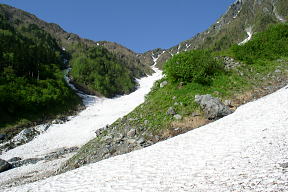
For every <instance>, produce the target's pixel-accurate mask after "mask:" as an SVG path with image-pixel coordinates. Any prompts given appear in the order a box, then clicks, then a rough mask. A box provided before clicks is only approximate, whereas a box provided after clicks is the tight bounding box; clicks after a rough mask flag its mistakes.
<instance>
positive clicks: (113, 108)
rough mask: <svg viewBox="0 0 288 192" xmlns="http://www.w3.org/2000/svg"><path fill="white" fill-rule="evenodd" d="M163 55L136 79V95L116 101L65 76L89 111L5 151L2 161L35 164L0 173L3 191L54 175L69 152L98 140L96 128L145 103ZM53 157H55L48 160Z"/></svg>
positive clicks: (156, 76)
mask: <svg viewBox="0 0 288 192" xmlns="http://www.w3.org/2000/svg"><path fill="white" fill-rule="evenodd" d="M160 55H161V54H160ZM160 55H158V56H157V58H155V57H153V56H152V58H153V62H154V65H153V66H152V67H151V68H152V69H153V70H154V71H155V73H153V74H152V75H151V76H147V77H143V78H141V79H137V81H138V84H139V86H138V89H137V90H136V91H135V92H133V93H131V94H129V95H124V96H119V97H116V98H113V99H108V98H100V97H96V96H91V95H85V94H83V93H81V92H79V91H77V90H76V89H75V87H74V86H73V85H72V84H70V83H69V78H68V77H67V76H66V77H65V79H66V81H67V82H68V84H69V86H71V88H73V89H74V90H76V92H77V94H78V95H79V96H80V97H82V99H83V103H84V105H85V106H86V109H85V110H83V111H81V112H80V113H79V114H78V115H76V116H70V117H68V118H67V119H68V120H67V121H66V122H61V124H59V123H58V122H57V121H56V122H54V123H53V124H51V125H50V126H49V128H48V129H47V130H44V131H43V130H42V133H41V134H40V135H38V136H37V137H35V138H34V139H33V140H31V141H30V142H28V143H26V144H23V145H20V146H18V147H16V148H14V149H11V150H8V151H2V154H1V155H0V158H1V159H4V160H9V159H11V158H14V157H17V158H21V159H22V161H23V160H29V162H30V160H32V161H31V163H28V164H26V165H24V166H19V167H16V168H14V169H11V170H9V171H6V172H3V173H0V188H3V187H4V188H5V187H9V186H13V185H18V184H23V183H27V182H31V181H35V180H38V179H41V178H45V177H47V176H50V175H52V174H54V172H55V171H56V170H57V169H58V168H59V166H60V165H61V164H62V163H63V162H65V161H66V160H67V159H69V158H70V157H71V156H72V155H73V154H75V150H70V149H77V148H80V147H81V146H82V145H84V144H85V143H87V142H88V141H89V140H91V139H92V138H94V137H95V131H96V130H97V129H100V128H102V127H104V126H106V125H109V124H111V123H113V122H114V121H115V120H117V119H118V118H121V117H123V116H125V115H126V114H128V113H129V112H131V111H132V110H133V109H134V108H135V107H137V106H138V105H139V104H141V103H143V102H144V97H145V95H146V94H147V93H149V91H150V89H151V88H152V86H153V84H154V82H155V81H156V80H158V79H161V77H162V71H160V70H159V69H158V68H156V64H157V59H158V58H159V57H160ZM42 126H43V127H45V126H46V125H42ZM40 127H41V126H40ZM59 151H60V155H55V154H59ZM63 151H64V153H63ZM65 151H66V153H65ZM61 152H62V153H61ZM69 152H70V153H69ZM53 155H54V156H55V157H56V158H47V157H51V156H52V157H53ZM33 160H34V161H33Z"/></svg>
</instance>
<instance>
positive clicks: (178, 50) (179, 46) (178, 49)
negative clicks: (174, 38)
mask: <svg viewBox="0 0 288 192" xmlns="http://www.w3.org/2000/svg"><path fill="white" fill-rule="evenodd" d="M180 49H181V43H179V45H178V48H177V53H176V54H179V53H180Z"/></svg>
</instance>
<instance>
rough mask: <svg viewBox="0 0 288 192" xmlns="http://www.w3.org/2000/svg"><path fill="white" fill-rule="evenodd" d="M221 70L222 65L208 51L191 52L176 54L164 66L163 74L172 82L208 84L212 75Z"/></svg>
mask: <svg viewBox="0 0 288 192" xmlns="http://www.w3.org/2000/svg"><path fill="white" fill-rule="evenodd" d="M221 69H223V63H221V62H220V61H218V60H217V59H215V58H214V57H213V56H212V54H211V53H210V52H209V51H206V50H192V51H188V52H184V53H180V54H177V55H175V56H173V57H172V58H171V59H170V60H168V61H167V62H166V63H165V65H164V73H165V74H166V76H167V78H168V79H169V80H171V81H172V82H185V83H189V82H196V83H200V84H204V85H206V84H210V83H211V81H212V78H213V76H214V75H216V74H217V73H218V72H220V71H221Z"/></svg>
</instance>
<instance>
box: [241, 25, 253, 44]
mask: <svg viewBox="0 0 288 192" xmlns="http://www.w3.org/2000/svg"><path fill="white" fill-rule="evenodd" d="M246 33H247V35H248V37H247V38H246V39H244V40H243V41H242V42H240V43H238V45H243V44H245V43H247V42H248V41H250V39H251V38H252V35H253V32H252V27H248V28H247V29H246Z"/></svg>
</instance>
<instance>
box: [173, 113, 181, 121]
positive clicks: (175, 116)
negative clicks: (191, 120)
mask: <svg viewBox="0 0 288 192" xmlns="http://www.w3.org/2000/svg"><path fill="white" fill-rule="evenodd" d="M174 119H176V120H181V119H182V116H181V115H179V114H176V115H174Z"/></svg>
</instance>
